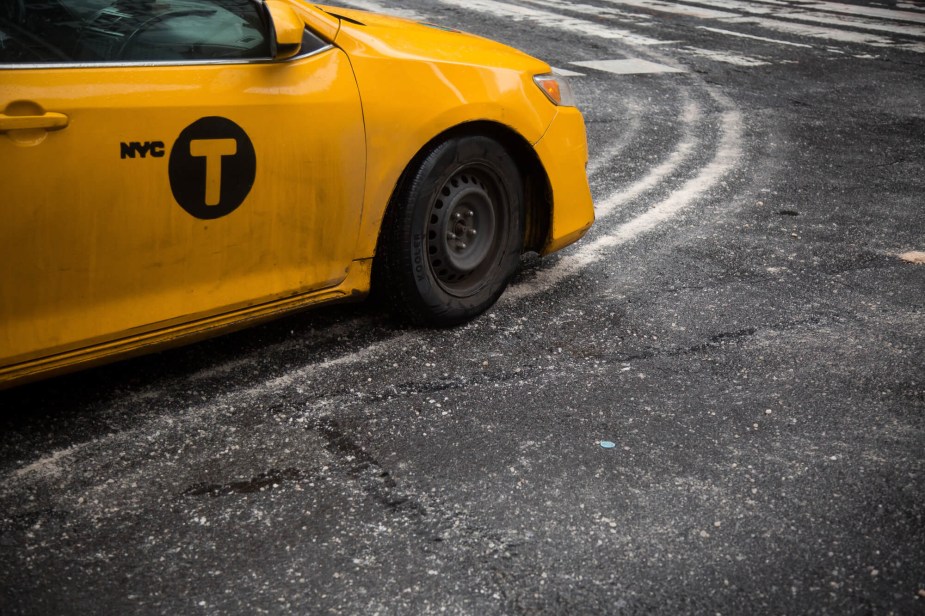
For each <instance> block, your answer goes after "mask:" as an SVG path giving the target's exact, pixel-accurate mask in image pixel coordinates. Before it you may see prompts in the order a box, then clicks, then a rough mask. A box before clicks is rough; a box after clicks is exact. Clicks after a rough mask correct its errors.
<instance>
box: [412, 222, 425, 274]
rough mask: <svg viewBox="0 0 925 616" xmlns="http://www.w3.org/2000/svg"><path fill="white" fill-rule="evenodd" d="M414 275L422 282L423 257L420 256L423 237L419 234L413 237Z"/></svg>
mask: <svg viewBox="0 0 925 616" xmlns="http://www.w3.org/2000/svg"><path fill="white" fill-rule="evenodd" d="M412 243H413V244H414V275H415V277H416V278H417V279H418V280H424V278H425V275H424V255H423V254H422V252H423V250H422V248H423V246H424V236H423V235H421V234H420V233H419V234H417V235H415V236H414V239H413V240H412Z"/></svg>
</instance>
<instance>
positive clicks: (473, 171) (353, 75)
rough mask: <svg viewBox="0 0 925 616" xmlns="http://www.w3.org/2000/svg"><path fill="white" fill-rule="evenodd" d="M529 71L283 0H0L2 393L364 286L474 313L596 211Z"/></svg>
mask: <svg viewBox="0 0 925 616" xmlns="http://www.w3.org/2000/svg"><path fill="white" fill-rule="evenodd" d="M586 162H587V146H586V140H585V129H584V122H583V119H582V116H581V114H580V113H579V111H578V109H577V108H576V107H575V106H574V100H573V98H572V95H571V92H570V90H569V89H568V86H567V84H566V83H564V82H563V80H562V78H561V77H559V76H558V75H556V74H554V73H553V71H552V70H551V68H550V66H549V65H548V64H546V63H544V62H542V61H540V60H537V59H535V58H532V57H530V56H528V55H525V54H523V53H521V52H519V51H516V50H514V49H511V48H509V47H506V46H504V45H501V44H499V43H495V42H492V41H489V40H486V39H483V38H479V37H476V36H472V35H468V34H464V33H461V32H456V31H450V30H448V29H445V28H441V27H437V26H434V25H429V24H425V23H416V22H412V21H407V20H400V19H396V18H389V17H384V16H378V15H373V14H370V13H365V12H360V11H352V10H346V9H340V8H331V7H325V6H318V5H311V4H307V3H305V2H302V1H300V0H266V1H261V0H43V1H42V2H32V1H30V0H9V1H5V2H4V4H3V6H2V8H0V213H2V221H0V385H4V384H5V385H9V384H11V383H16V382H22V381H25V380H29V379H31V378H34V377H36V376H39V375H45V374H50V373H54V372H60V371H63V370H66V369H69V368H72V367H75V366H83V365H89V364H93V363H99V362H101V361H104V360H107V359H110V358H113V357H118V356H123V355H126V354H132V353H138V352H144V351H148V350H151V349H154V348H159V347H161V346H163V345H167V344H174V343H179V342H184V341H188V340H191V339H195V338H197V337H202V336H205V335H211V334H214V333H218V332H221V331H224V330H227V329H228V328H230V327H236V326H241V325H243V324H248V323H252V322H255V321H258V320H262V319H266V318H270V317H273V316H277V315H279V314H281V313H285V312H287V311H291V310H294V309H298V308H302V307H305V306H308V305H313V304H318V303H322V302H331V301H337V300H347V299H361V298H363V297H364V296H365V295H366V294H367V293H368V291H369V290H370V288H371V286H373V287H374V288H376V289H377V291H381V292H382V294H383V296H384V297H386V298H388V300H389V302H390V304H391V305H392V306H394V307H395V310H396V311H397V312H399V313H400V314H402V315H404V316H405V317H406V318H408V319H409V320H411V321H412V322H416V323H423V324H432V325H452V324H456V323H460V322H463V321H465V320H467V319H470V318H472V317H474V316H476V315H478V314H480V313H481V312H483V311H484V310H486V309H487V308H488V307H490V306H491V305H492V304H493V303H494V301H495V300H496V299H497V298H498V296H499V295H500V294H501V293H502V291H503V290H504V288H505V286H506V285H507V283H508V281H509V279H510V277H511V275H512V274H513V272H514V271H515V269H516V267H517V265H518V262H519V259H520V255H521V254H522V253H523V252H525V251H536V252H539V253H542V254H545V253H549V252H552V251H555V250H558V249H560V248H562V247H564V246H566V245H568V244H570V243H572V242H574V241H576V240H577V239H578V238H580V237H581V236H582V235H583V234H584V233H585V232H586V231H587V230H588V228H589V227H590V226H591V224H592V221H593V219H594V213H593V206H592V203H591V196H590V192H589V189H588V181H587V175H586V173H585V164H586Z"/></svg>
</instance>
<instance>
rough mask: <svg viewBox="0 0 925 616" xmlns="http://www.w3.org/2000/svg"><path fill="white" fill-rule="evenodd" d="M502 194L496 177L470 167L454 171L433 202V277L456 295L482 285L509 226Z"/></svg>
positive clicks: (430, 240) (429, 239) (430, 229)
mask: <svg viewBox="0 0 925 616" xmlns="http://www.w3.org/2000/svg"><path fill="white" fill-rule="evenodd" d="M504 199H505V198H504V192H503V190H502V188H501V183H500V181H499V180H498V178H497V175H496V174H495V173H494V172H492V171H491V170H489V169H487V168H485V167H484V166H482V165H467V166H465V167H463V168H461V169H458V170H457V171H456V172H454V173H453V175H451V176H450V177H449V178H448V179H447V181H446V182H444V184H443V186H442V187H441V188H440V190H439V191H438V193H437V197H436V199H434V203H433V205H432V206H431V210H430V216H429V220H428V227H427V247H426V250H427V258H428V262H429V264H430V268H431V271H432V272H433V275H434V278H435V279H436V280H437V282H438V283H439V284H440V286H441V287H442V288H443V289H444V290H445V291H446V292H447V293H450V294H452V295H458V296H465V295H469V294H472V293H473V292H475V291H477V290H478V289H479V288H481V287H482V286H484V280H485V274H486V273H487V272H488V271H489V270H490V269H491V268H492V267H494V266H495V263H496V261H497V257H498V254H499V251H500V242H501V240H502V238H503V237H504V235H505V234H504V229H506V228H507V216H506V210H505V208H504V203H505V200H504Z"/></svg>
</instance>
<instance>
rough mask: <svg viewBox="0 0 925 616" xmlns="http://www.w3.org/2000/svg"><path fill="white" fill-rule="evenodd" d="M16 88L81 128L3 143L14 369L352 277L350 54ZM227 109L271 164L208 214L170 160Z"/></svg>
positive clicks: (12, 80) (56, 75) (2, 334)
mask: <svg viewBox="0 0 925 616" xmlns="http://www.w3.org/2000/svg"><path fill="white" fill-rule="evenodd" d="M87 84H92V85H87ZM11 99H13V100H19V101H23V100H25V101H31V102H32V103H34V104H35V105H40V106H41V107H42V108H43V109H44V110H46V111H53V112H56V113H60V114H63V115H65V116H66V117H67V118H68V120H69V122H68V126H67V127H66V128H64V129H61V130H55V131H48V132H47V133H45V132H42V133H41V139H40V140H39V142H37V143H36V142H34V141H33V140H32V139H31V138H30V137H29V136H28V135H22V134H21V133H23V132H26V131H18V130H13V131H8V132H7V133H6V135H5V136H2V137H0V161H2V169H3V175H4V176H5V179H4V182H3V185H4V197H3V217H4V224H3V226H2V231H0V235H2V240H0V241H2V246H3V247H4V248H3V250H4V251H5V252H6V253H7V256H6V258H4V259H2V260H0V285H2V286H0V349H2V355H3V359H2V361H3V362H4V363H18V362H22V361H28V360H31V359H35V358H36V357H37V356H40V355H47V354H50V353H51V354H53V353H59V352H65V351H70V350H72V349H74V348H76V347H81V346H86V345H88V344H92V343H93V342H94V341H99V340H105V339H107V338H110V337H113V336H121V335H122V332H127V331H135V330H137V329H138V328H142V329H144V328H151V329H154V328H157V327H159V326H160V324H161V323H165V322H171V321H172V320H175V319H177V318H182V317H184V315H189V316H190V317H191V318H193V319H196V318H200V317H202V316H205V315H210V314H215V313H218V312H227V311H229V310H234V309H238V308H244V307H248V306H252V305H254V304H259V303H264V302H268V301H272V300H275V299H278V298H280V297H285V296H290V295H294V294H299V293H305V292H308V291H312V290H314V289H318V288H326V287H331V286H333V285H335V284H337V283H339V282H340V281H341V280H343V279H344V278H345V276H346V273H347V267H348V266H349V265H350V263H351V261H353V259H354V246H355V244H356V236H357V230H358V227H359V220H360V216H361V208H362V199H363V182H362V178H363V177H364V176H365V157H364V156H363V152H364V151H365V145H364V139H365V138H364V136H363V121H362V113H361V108H360V101H359V95H358V93H357V90H356V84H355V82H354V80H353V78H352V75H351V72H350V66H349V63H348V62H347V59H346V56H345V55H344V53H343V52H342V51H340V50H338V49H336V48H332V49H330V50H328V51H325V52H323V53H321V54H318V55H316V56H313V57H309V58H304V59H302V60H296V61H294V62H290V63H287V64H286V65H285V66H284V65H279V66H274V65H269V64H252V65H235V66H221V65H219V66H213V65H206V66H187V67H176V66H171V67H134V68H133V69H132V70H131V71H128V70H124V69H121V68H114V67H105V68H101V67H96V68H82V69H79V70H77V69H68V68H61V69H35V70H18V71H8V73H7V75H5V76H4V80H3V84H2V85H0V104H3V103H6V102H7V101H10V100H11ZM17 106H18V107H19V108H22V107H23V106H24V103H18V105H17ZM307 106H310V108H311V109H310V111H307V110H306V107H307ZM15 111H16V109H8V110H7V113H8V114H9V112H15ZM216 116H217V117H222V118H227V119H229V120H231V121H232V122H234V123H235V124H237V125H238V126H240V127H241V129H242V130H243V132H244V133H245V134H246V135H247V137H248V138H249V139H250V141H251V143H252V144H253V149H254V152H255V157H256V173H255V177H254V180H253V186H252V188H251V189H250V191H249V194H247V196H246V198H245V199H244V202H243V203H241V204H240V205H239V206H238V207H237V208H236V209H235V210H234V211H232V212H230V213H228V214H227V215H224V216H220V217H218V218H215V219H211V220H210V219H200V218H196V217H194V216H191V215H190V214H189V213H188V212H187V211H185V210H184V209H183V208H182V207H180V206H179V205H178V203H177V202H176V200H175V196H174V195H173V194H172V191H171V184H170V181H169V175H170V170H169V166H170V161H171V157H172V155H173V154H174V149H175V148H177V147H179V146H178V142H179V140H180V138H181V133H182V132H183V130H184V129H185V128H187V127H188V126H191V125H193V124H194V123H195V122H197V121H199V120H201V119H202V118H210V117H216ZM194 141H196V140H194ZM199 141H202V140H199ZM123 144H125V145H123ZM133 144H139V145H133ZM145 147H147V150H148V151H147V152H145V151H144V149H145ZM200 158H203V157H200ZM294 161H298V163H297V164H296V163H295V162H294ZM226 173H227V170H226ZM207 207H221V206H207ZM24 290H28V291H27V292H23V291H24Z"/></svg>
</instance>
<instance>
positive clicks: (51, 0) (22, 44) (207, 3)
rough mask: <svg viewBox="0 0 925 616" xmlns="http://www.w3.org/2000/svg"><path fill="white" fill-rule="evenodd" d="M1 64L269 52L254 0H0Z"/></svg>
mask: <svg viewBox="0 0 925 616" xmlns="http://www.w3.org/2000/svg"><path fill="white" fill-rule="evenodd" d="M0 2H2V7H0V64H60V63H108V62H177V63H182V62H184V61H202V60H246V59H254V58H268V57H269V56H270V42H269V31H270V28H269V25H268V23H267V21H266V17H265V13H264V11H263V8H262V6H261V4H260V3H259V2H258V0H0Z"/></svg>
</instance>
